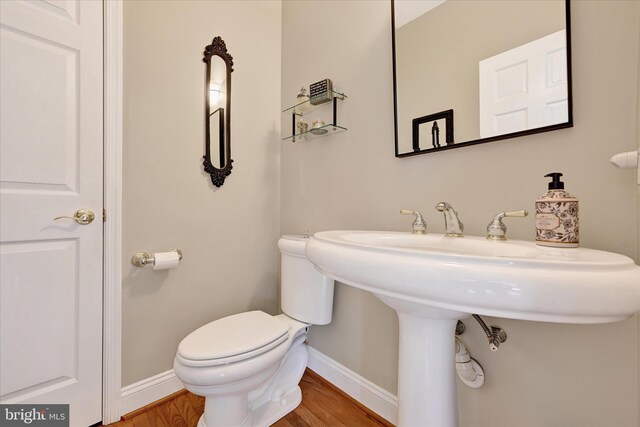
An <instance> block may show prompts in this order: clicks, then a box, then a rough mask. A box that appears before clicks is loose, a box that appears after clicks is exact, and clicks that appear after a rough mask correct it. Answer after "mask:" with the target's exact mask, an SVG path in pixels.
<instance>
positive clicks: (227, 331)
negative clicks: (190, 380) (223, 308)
mask: <svg viewBox="0 0 640 427" xmlns="http://www.w3.org/2000/svg"><path fill="white" fill-rule="evenodd" d="M289 328H290V326H289V324H287V322H285V321H283V320H281V319H279V318H277V317H274V316H271V315H269V314H267V313H265V312H262V311H248V312H246V313H239V314H234V315H232V316H228V317H224V318H222V319H218V320H215V321H213V322H211V323H207V324H206V325H204V326H201V327H200V328H198V329H196V330H195V331H193V332H192V333H190V334H189V335H188V336H187V337H186V338H185V339H183V340H182V342H181V343H180V345H179V346H178V356H180V357H181V358H182V359H187V360H190V361H194V362H196V361H201V362H204V361H210V362H214V361H215V360H216V359H228V358H232V359H234V360H233V361H239V360H243V359H245V358H248V357H253V356H257V355H258V354H261V353H263V352H265V351H267V350H269V349H271V348H273V345H269V344H272V343H273V344H274V345H275V344H279V343H280V342H282V341H284V340H285V339H286V336H287V334H288V332H289ZM276 341H277V342H276ZM257 350H262V351H257ZM242 355H246V357H234V356H242ZM220 362H222V363H225V362H224V361H220ZM213 364H218V363H213Z"/></svg>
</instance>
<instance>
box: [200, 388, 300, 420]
mask: <svg viewBox="0 0 640 427" xmlns="http://www.w3.org/2000/svg"><path fill="white" fill-rule="evenodd" d="M301 402H302V390H300V387H299V386H297V387H295V388H294V389H293V390H291V391H289V393H287V394H285V395H284V396H282V397H281V398H280V400H278V401H266V402H264V403H263V404H262V406H260V407H258V408H255V409H253V411H252V412H253V417H247V420H246V421H247V422H246V423H243V424H242V427H244V426H245V425H246V426H252V427H268V426H270V425H272V424H274V423H275V422H276V421H278V420H279V419H280V418H283V417H284V416H285V415H287V414H288V413H289V412H291V411H293V410H294V409H296V408H297V407H298V405H300V403H301ZM251 418H253V419H251ZM198 427H207V424H206V423H205V421H204V415H202V416H201V417H200V420H199V421H198Z"/></svg>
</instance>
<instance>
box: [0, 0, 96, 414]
mask: <svg viewBox="0 0 640 427" xmlns="http://www.w3.org/2000/svg"><path fill="white" fill-rule="evenodd" d="M0 55H1V60H0V67H1V70H0V90H1V93H2V96H1V114H0V206H1V209H2V212H1V215H0V351H1V357H0V401H1V402H2V403H27V404H31V403H33V404H37V403H42V404H54V403H68V404H70V416H71V425H72V426H86V425H90V424H93V423H96V422H98V421H100V419H101V397H102V221H101V220H100V218H101V216H102V215H101V214H102V176H103V173H102V126H103V124H102V68H103V67H102V2H100V1H75V0H49V1H4V0H3V1H0ZM83 208H86V209H91V210H92V211H93V212H94V213H95V214H96V217H97V218H96V219H95V220H94V221H93V222H92V223H90V224H87V225H80V224H77V223H76V222H75V221H73V220H72V219H60V220H57V221H54V218H55V217H58V216H72V215H73V214H74V212H75V211H77V210H78V209H83Z"/></svg>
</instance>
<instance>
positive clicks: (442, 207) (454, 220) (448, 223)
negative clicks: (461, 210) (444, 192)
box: [436, 202, 464, 237]
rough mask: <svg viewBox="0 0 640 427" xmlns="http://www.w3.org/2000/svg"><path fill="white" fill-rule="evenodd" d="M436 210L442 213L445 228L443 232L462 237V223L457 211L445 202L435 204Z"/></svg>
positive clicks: (447, 234) (450, 235)
mask: <svg viewBox="0 0 640 427" xmlns="http://www.w3.org/2000/svg"><path fill="white" fill-rule="evenodd" d="M436 210H437V211H438V212H442V213H443V214H444V228H445V230H446V232H445V234H444V235H445V236H447V237H464V234H462V231H463V230H464V224H463V223H462V222H460V218H458V212H456V210H455V209H453V206H451V205H450V204H449V203H447V202H440V203H438V204H437V205H436Z"/></svg>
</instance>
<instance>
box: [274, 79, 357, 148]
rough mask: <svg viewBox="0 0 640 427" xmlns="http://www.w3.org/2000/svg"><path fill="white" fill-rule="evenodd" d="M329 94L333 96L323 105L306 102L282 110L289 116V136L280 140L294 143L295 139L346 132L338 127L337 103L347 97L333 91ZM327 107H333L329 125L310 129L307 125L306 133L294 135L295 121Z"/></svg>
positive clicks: (343, 128) (307, 138) (309, 138)
mask: <svg viewBox="0 0 640 427" xmlns="http://www.w3.org/2000/svg"><path fill="white" fill-rule="evenodd" d="M331 92H332V94H333V98H332V100H331V101H328V102H325V103H323V104H318V105H312V104H311V102H310V101H309V100H307V101H304V102H300V103H298V104H296V105H294V106H292V107H288V108H286V109H284V110H282V112H283V113H289V114H291V134H290V135H289V136H285V137H284V138H282V140H283V141H287V142H296V138H304V139H305V140H313V139H316V138H320V137H323V136H327V135H333V134H336V133H339V132H343V131H345V130H347V128H345V127H344V126H339V125H338V101H339V100H340V101H344V100H345V99H346V98H347V95H345V94H344V93H340V92H336V91H334V90H332V91H331ZM327 105H331V106H332V107H333V119H332V121H331V123H327V124H325V125H323V126H320V127H317V128H311V124H310V123H309V124H308V125H309V129H308V130H307V131H306V132H298V133H296V132H297V129H296V121H297V120H298V118H301V117H303V116H305V115H308V114H309V113H311V112H313V111H316V110H318V109H320V108H323V107H326V106H327Z"/></svg>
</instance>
